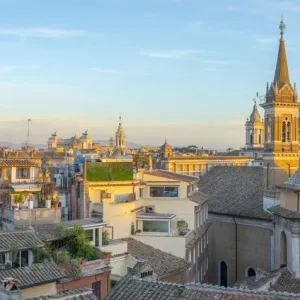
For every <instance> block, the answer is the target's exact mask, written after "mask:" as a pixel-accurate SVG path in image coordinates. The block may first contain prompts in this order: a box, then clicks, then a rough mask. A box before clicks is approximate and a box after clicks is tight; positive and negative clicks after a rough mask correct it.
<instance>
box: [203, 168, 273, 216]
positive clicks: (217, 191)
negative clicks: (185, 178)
mask: <svg viewBox="0 0 300 300" xmlns="http://www.w3.org/2000/svg"><path fill="white" fill-rule="evenodd" d="M199 191H201V192H203V193H205V194H206V195H207V197H208V198H207V199H208V209H209V212H212V213H218V214H225V215H234V216H242V217H249V218H258V219H269V220H271V219H272V215H271V214H269V213H267V212H265V211H264V209H263V169H262V167H225V166H224V167H214V168H212V169H211V170H210V171H209V172H207V173H206V174H205V175H204V176H203V177H201V179H200V182H199Z"/></svg>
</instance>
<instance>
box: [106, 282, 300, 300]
mask: <svg viewBox="0 0 300 300" xmlns="http://www.w3.org/2000/svg"><path fill="white" fill-rule="evenodd" d="M105 299H106V300H124V299H130V300H140V299H147V300H197V299H202V300H213V299H214V300H218V299H220V300H221V299H222V300H229V299H234V300H255V299H256V300H271V299H272V300H275V299H276V300H283V299H299V294H293V293H279V292H258V291H250V290H244V289H237V288H224V287H220V286H212V285H206V284H184V285H181V284H173V283H166V282H159V281H149V280H143V279H137V278H132V277H125V278H123V279H122V280H121V281H119V282H118V283H117V284H116V285H115V287H114V288H113V289H112V290H111V291H110V292H109V294H108V295H107V297H106V298H105Z"/></svg>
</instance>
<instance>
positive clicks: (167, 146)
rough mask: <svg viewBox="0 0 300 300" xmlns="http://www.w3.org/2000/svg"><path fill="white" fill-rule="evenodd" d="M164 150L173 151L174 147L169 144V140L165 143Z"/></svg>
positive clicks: (162, 147)
mask: <svg viewBox="0 0 300 300" xmlns="http://www.w3.org/2000/svg"><path fill="white" fill-rule="evenodd" d="M161 149H162V150H172V146H171V145H170V144H168V143H167V139H166V140H165V143H164V144H163V145H162V146H161Z"/></svg>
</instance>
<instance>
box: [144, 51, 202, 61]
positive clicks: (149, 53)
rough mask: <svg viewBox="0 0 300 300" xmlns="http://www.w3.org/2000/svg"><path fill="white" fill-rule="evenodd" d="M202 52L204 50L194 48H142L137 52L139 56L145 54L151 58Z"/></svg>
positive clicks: (180, 56) (173, 56)
mask: <svg viewBox="0 0 300 300" xmlns="http://www.w3.org/2000/svg"><path fill="white" fill-rule="evenodd" d="M203 52H204V51H200V50H195V49H185V50H168V51H154V50H143V51H140V53H139V54H140V55H141V56H147V57H152V58H162V59H171V58H182V57H186V56H190V55H194V54H199V53H203Z"/></svg>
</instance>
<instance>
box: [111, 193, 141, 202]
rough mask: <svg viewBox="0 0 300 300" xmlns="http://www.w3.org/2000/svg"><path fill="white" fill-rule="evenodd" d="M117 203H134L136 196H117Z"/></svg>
mask: <svg viewBox="0 0 300 300" xmlns="http://www.w3.org/2000/svg"><path fill="white" fill-rule="evenodd" d="M114 196H115V203H125V202H132V201H135V200H136V197H135V194H134V193H131V194H119V195H118V194H115V195H114Z"/></svg>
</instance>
